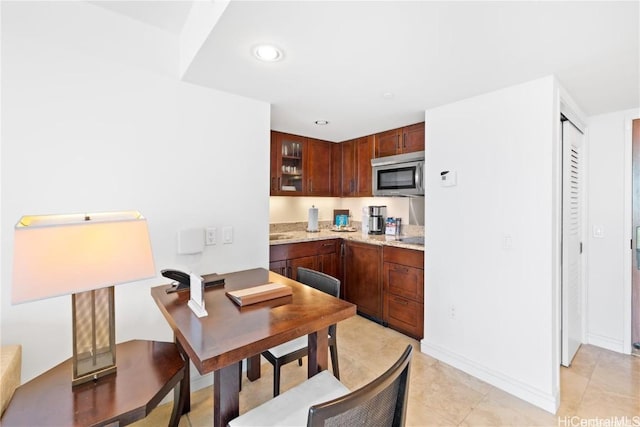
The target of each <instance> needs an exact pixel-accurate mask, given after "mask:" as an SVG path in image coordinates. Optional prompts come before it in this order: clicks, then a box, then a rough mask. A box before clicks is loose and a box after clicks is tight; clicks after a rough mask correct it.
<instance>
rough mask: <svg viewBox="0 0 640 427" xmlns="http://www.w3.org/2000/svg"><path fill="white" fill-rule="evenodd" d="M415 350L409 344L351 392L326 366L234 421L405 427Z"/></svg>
mask: <svg viewBox="0 0 640 427" xmlns="http://www.w3.org/2000/svg"><path fill="white" fill-rule="evenodd" d="M412 353H413V347H412V346H411V345H409V346H407V348H406V350H405V351H404V353H402V356H400V359H398V361H397V362H395V363H394V364H393V366H391V368H389V369H388V370H387V371H386V372H385V373H384V374H382V375H381V376H379V377H378V378H376V379H374V380H373V381H371V382H370V383H369V384H367V385H365V386H364V387H362V388H360V389H358V390H356V391H354V392H351V393H350V392H349V390H348V389H347V388H346V387H345V386H344V385H343V384H342V383H341V382H340V381H338V380H337V379H336V378H335V377H334V376H333V375H331V374H329V373H328V372H327V371H323V372H321V373H319V374H317V375H315V376H314V377H312V378H309V379H308V380H306V381H305V382H304V383H302V384H300V385H297V386H296V387H294V388H292V389H290V390H287V391H286V392H284V393H283V394H281V395H280V396H278V397H276V398H273V399H271V400H270V401H268V402H266V403H264V404H262V405H260V406H258V407H256V408H254V409H252V410H250V411H248V412H246V413H244V414H243V415H241V416H240V417H238V418H236V419H234V420H232V421H231V422H229V426H230V427H244V426H256V425H260V426H278V425H281V426H282V425H286V426H304V425H307V426H308V427H319V426H332V427H333V426H338V427H342V426H344V427H351V426H355V425H361V426H367V427H401V426H404V425H405V420H406V413H407V400H408V397H409V369H410V365H411V356H412ZM321 402H324V403H321Z"/></svg>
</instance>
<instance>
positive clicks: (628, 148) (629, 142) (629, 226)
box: [621, 111, 640, 354]
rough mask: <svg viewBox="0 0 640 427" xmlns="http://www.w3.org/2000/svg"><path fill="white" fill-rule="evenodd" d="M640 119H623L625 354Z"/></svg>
mask: <svg viewBox="0 0 640 427" xmlns="http://www.w3.org/2000/svg"><path fill="white" fill-rule="evenodd" d="M636 119H640V111H638V112H636V113H629V114H627V115H626V116H625V118H624V219H623V229H622V235H623V236H624V239H623V241H622V245H621V246H622V248H621V251H622V260H623V261H622V262H623V264H622V265H623V268H624V276H623V277H624V284H623V300H624V301H623V308H624V312H623V316H622V317H623V342H622V347H623V348H622V349H623V351H624V352H625V353H626V354H631V344H632V343H631V321H632V319H631V310H632V307H631V304H632V300H631V289H632V278H631V270H632V269H633V262H632V257H633V249H632V247H631V244H630V242H632V241H633V240H632V239H633V199H632V192H633V132H632V131H633V124H632V123H633V121H634V120H636Z"/></svg>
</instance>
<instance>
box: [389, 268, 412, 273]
mask: <svg viewBox="0 0 640 427" xmlns="http://www.w3.org/2000/svg"><path fill="white" fill-rule="evenodd" d="M393 271H397V272H398V273H408V272H409V269H408V268H406V267H394V269H393Z"/></svg>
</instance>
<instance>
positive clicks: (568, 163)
mask: <svg viewBox="0 0 640 427" xmlns="http://www.w3.org/2000/svg"><path fill="white" fill-rule="evenodd" d="M582 181H583V172H582V133H581V132H580V131H579V130H578V129H577V128H576V127H575V126H574V125H573V124H572V123H571V122H570V121H568V120H566V121H564V122H562V364H563V365H564V366H569V365H570V364H571V360H573V356H575V354H576V351H578V347H580V343H581V342H582V335H583V333H582V186H583V183H582Z"/></svg>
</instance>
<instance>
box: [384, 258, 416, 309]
mask: <svg viewBox="0 0 640 427" xmlns="http://www.w3.org/2000/svg"><path fill="white" fill-rule="evenodd" d="M383 274H384V277H383V284H384V290H385V292H388V293H390V294H394V295H397V296H401V297H405V298H410V299H412V300H414V301H417V302H420V303H422V302H423V295H424V270H422V269H419V268H414V267H407V266H406V265H400V264H394V263H392V262H385V263H384V273H383Z"/></svg>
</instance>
